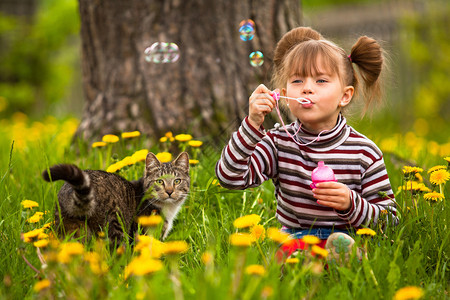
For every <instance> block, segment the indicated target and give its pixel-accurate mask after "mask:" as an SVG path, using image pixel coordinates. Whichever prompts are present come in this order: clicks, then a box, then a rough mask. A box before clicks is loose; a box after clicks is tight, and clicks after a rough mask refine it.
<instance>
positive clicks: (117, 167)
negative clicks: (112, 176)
mask: <svg viewBox="0 0 450 300" xmlns="http://www.w3.org/2000/svg"><path fill="white" fill-rule="evenodd" d="M123 167H125V165H123V163H122V162H121V161H119V162H116V163H114V164H112V165H110V166H109V167H108V168H107V169H106V172H108V173H115V172H117V171H119V170H120V169H122V168H123Z"/></svg>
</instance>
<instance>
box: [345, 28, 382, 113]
mask: <svg viewBox="0 0 450 300" xmlns="http://www.w3.org/2000/svg"><path fill="white" fill-rule="evenodd" d="M349 59H350V62H351V63H354V64H356V65H357V66H358V70H359V75H360V77H361V79H362V81H363V85H364V88H363V98H364V99H365V101H366V104H365V107H364V110H363V114H364V113H365V112H366V111H367V109H368V108H369V106H371V105H372V104H373V103H374V102H375V103H376V104H379V103H381V101H382V97H381V96H382V90H381V83H380V81H381V78H380V74H381V71H382V69H383V65H384V58H383V50H382V48H381V46H380V45H379V44H378V43H377V41H375V40H374V39H372V38H369V37H367V36H362V37H360V38H359V39H358V41H356V43H355V44H354V45H353V47H352V50H351V52H350V55H349ZM352 73H353V74H354V75H353V79H352V81H353V83H352V85H353V86H354V87H355V90H357V86H358V78H357V77H356V74H355V72H352Z"/></svg>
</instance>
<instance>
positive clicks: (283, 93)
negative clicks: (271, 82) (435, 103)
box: [280, 88, 286, 96]
mask: <svg viewBox="0 0 450 300" xmlns="http://www.w3.org/2000/svg"><path fill="white" fill-rule="evenodd" d="M280 95H281V96H286V89H285V88H282V89H281V91H280Z"/></svg>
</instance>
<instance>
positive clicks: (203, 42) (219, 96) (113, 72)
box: [76, 0, 301, 142]
mask: <svg viewBox="0 0 450 300" xmlns="http://www.w3.org/2000/svg"><path fill="white" fill-rule="evenodd" d="M79 9H80V17H81V40H82V71H83V88H84V93H85V108H84V111H83V116H82V120H81V123H80V125H79V128H78V130H77V133H76V137H80V138H82V139H84V140H86V141H89V142H92V141H96V140H98V139H100V138H101V136H103V135H104V134H109V133H112V134H118V133H120V132H124V131H133V130H139V131H141V132H142V133H144V134H147V135H149V136H153V137H154V138H159V137H160V136H161V135H162V134H164V133H165V132H166V131H172V132H173V133H174V134H176V133H192V134H195V135H196V136H203V135H217V134H218V133H220V132H223V131H224V130H225V129H227V128H229V127H233V128H231V129H230V130H235V129H236V128H235V126H234V125H232V126H230V124H235V123H236V122H240V121H241V120H242V118H243V117H245V115H246V114H247V112H248V97H249V95H250V94H251V92H252V91H253V89H254V88H255V87H256V86H257V84H259V83H265V84H269V81H270V70H271V66H272V55H273V50H274V48H275V45H276V42H277V41H278V40H279V38H280V37H281V35H282V34H284V33H285V32H286V31H288V30H289V29H291V28H293V27H295V26H298V25H299V24H300V15H301V14H300V1H297V0H285V1H277V0H270V1H257V0H240V1H229V0H214V1H206V0H204V1H199V0H198V1H181V0H166V1H162V0H157V1H155V0H154V1H151V0H127V1H125V0H122V1H120V0H117V1H107V0H79ZM249 18H250V19H253V20H254V22H255V24H256V25H255V29H256V32H255V37H254V38H253V39H252V40H251V41H246V42H244V41H241V40H240V38H239V32H238V30H239V23H240V22H241V21H242V20H244V19H249ZM155 42H174V43H176V44H177V45H178V47H179V49H180V58H179V60H178V61H177V62H175V63H160V64H155V63H148V62H146V61H145V55H144V50H145V49H146V48H147V47H149V46H150V45H152V44H153V43H155ZM256 50H259V51H261V52H262V53H263V54H264V64H263V65H262V66H261V67H258V68H255V67H252V66H251V65H250V63H249V54H250V53H251V52H252V51H256Z"/></svg>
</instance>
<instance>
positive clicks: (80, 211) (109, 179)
mask: <svg viewBox="0 0 450 300" xmlns="http://www.w3.org/2000/svg"><path fill="white" fill-rule="evenodd" d="M49 171H50V174H49V172H48V171H47V170H45V171H44V172H43V173H42V176H43V178H44V179H45V180H46V181H55V180H60V179H62V180H65V181H66V183H64V185H63V186H62V187H61V189H60V191H59V193H58V203H57V204H56V209H55V226H56V228H57V232H58V234H60V235H62V234H64V233H66V234H69V233H72V232H75V235H77V236H79V235H80V232H81V231H82V230H84V229H85V230H86V238H87V239H89V238H90V237H91V236H92V235H96V234H97V233H98V232H100V231H106V229H107V233H108V238H109V239H110V240H111V241H112V242H114V243H116V245H118V244H120V243H121V242H122V240H123V238H124V236H125V233H126V234H129V235H130V236H131V237H134V235H135V234H136V230H137V227H138V226H137V224H136V218H137V217H138V216H142V215H151V214H155V213H156V214H162V216H163V217H164V224H163V228H162V232H161V239H162V240H164V239H165V238H166V237H167V235H168V234H169V232H170V230H171V229H172V224H173V221H174V219H175V218H176V216H177V213H178V212H179V210H180V208H181V207H182V205H183V203H184V201H185V199H186V197H187V195H188V193H189V186H190V178H189V156H188V154H187V153H186V152H183V153H181V154H180V155H179V156H178V157H177V158H176V159H175V160H174V161H172V162H169V163H161V162H160V161H159V160H158V158H157V157H156V156H155V155H154V154H153V153H151V152H149V153H148V155H147V157H146V160H145V172H144V176H143V177H142V178H140V179H139V180H137V181H128V180H126V179H124V178H123V177H121V176H119V175H117V174H113V173H108V172H105V171H100V170H84V171H83V170H81V169H80V168H78V167H77V166H75V165H70V164H60V165H55V166H52V167H51V168H50V169H49Z"/></svg>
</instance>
